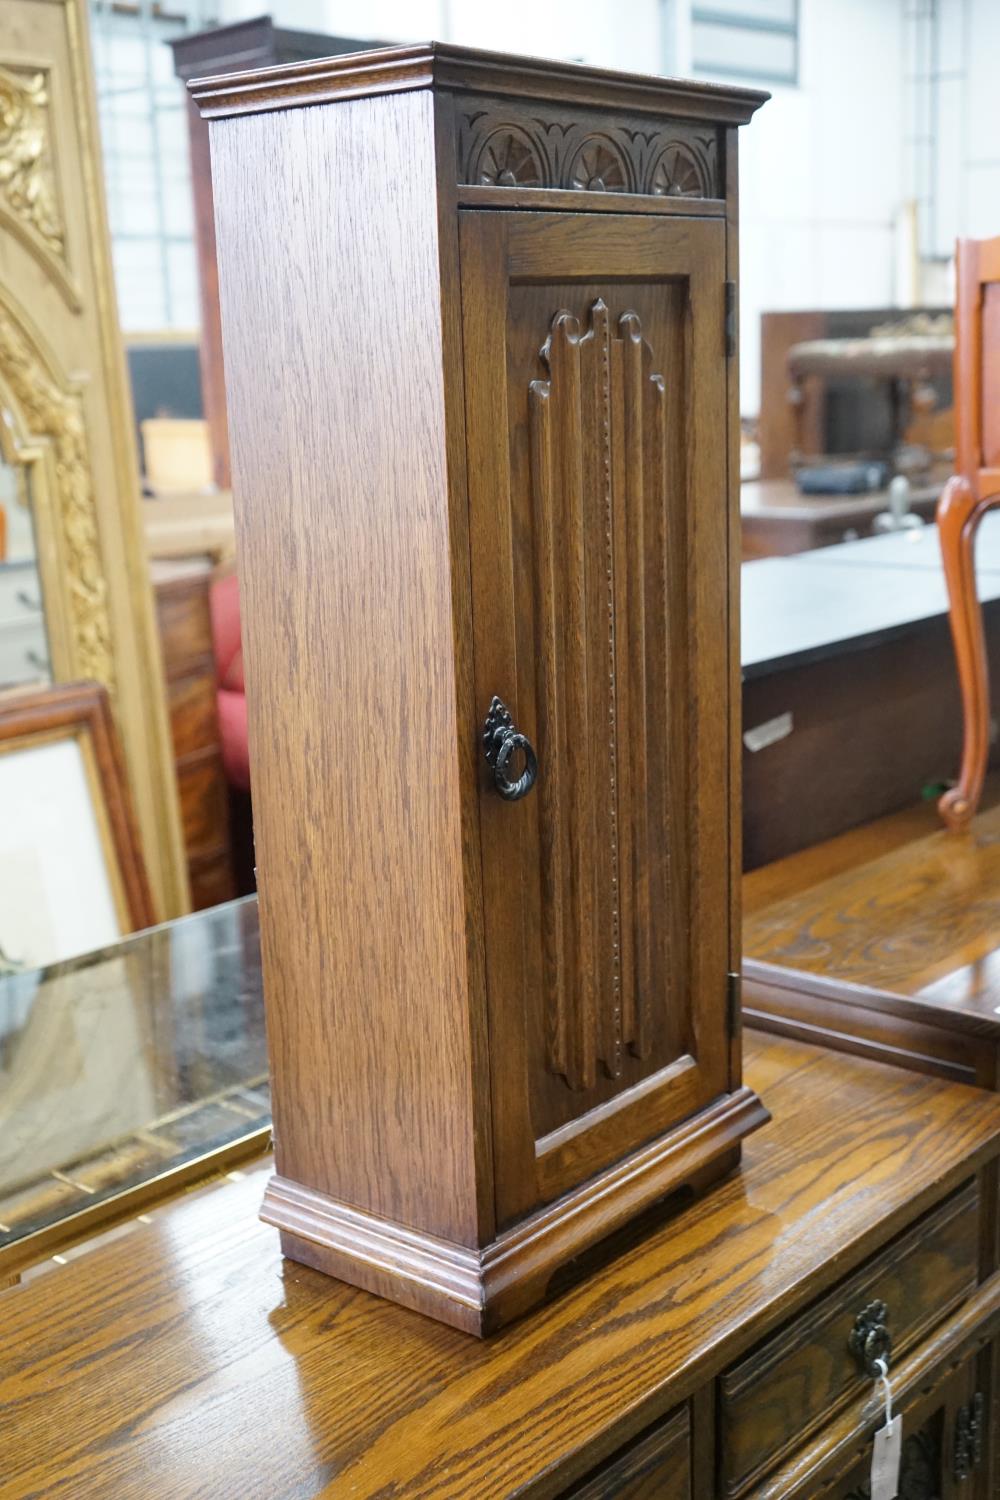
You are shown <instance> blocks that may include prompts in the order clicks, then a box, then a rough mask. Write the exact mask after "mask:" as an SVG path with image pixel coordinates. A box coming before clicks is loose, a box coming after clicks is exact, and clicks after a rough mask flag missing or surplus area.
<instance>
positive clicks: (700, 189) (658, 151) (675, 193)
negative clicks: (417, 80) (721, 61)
mask: <svg viewBox="0 0 1000 1500" xmlns="http://www.w3.org/2000/svg"><path fill="white" fill-rule="evenodd" d="M458 133H459V140H458V167H459V178H460V180H461V181H462V182H466V183H474V184H478V185H480V186H487V187H544V188H564V189H569V190H573V191H576V192H592V193H640V194H643V195H645V196H649V197H671V198H673V197H684V198H717V197H722V196H723V193H722V188H721V186H720V179H719V151H718V140H717V137H716V134H715V132H714V131H713V130H711V129H706V128H701V127H698V126H696V125H689V124H685V123H681V122H675V123H671V124H669V125H664V126H660V127H657V126H655V125H650V126H645V125H643V126H638V125H636V124H634V123H630V122H628V121H623V120H620V119H616V118H614V117H607V116H604V115H602V114H600V113H599V112H597V111H591V112H584V113H582V114H581V116H580V118H579V119H578V120H576V121H574V122H573V123H571V124H568V125H567V124H565V123H564V122H563V121H560V120H557V119H549V118H547V117H546V116H545V115H542V114H539V113H537V112H534V111H532V112H529V111H528V110H527V109H524V111H523V112H522V111H521V110H519V108H518V106H517V105H515V104H510V105H505V106H504V107H503V108H502V109H499V108H497V109H482V108H480V107H474V108H473V107H470V108H465V109H461V108H460V109H459V111H458Z"/></svg>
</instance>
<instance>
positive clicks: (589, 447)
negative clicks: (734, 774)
mask: <svg viewBox="0 0 1000 1500" xmlns="http://www.w3.org/2000/svg"><path fill="white" fill-rule="evenodd" d="M540 354H541V360H542V363H543V366H544V367H545V370H546V372H547V375H548V378H547V379H544V380H535V381H533V382H532V383H531V386H530V388H529V427H530V442H531V471H532V497H533V512H534V526H535V530H536V541H535V549H534V555H535V566H536V578H535V598H536V601H537V604H536V608H537V619H536V632H537V634H536V640H537V642H538V652H537V663H536V671H537V702H538V724H539V734H540V739H541V743H542V747H543V748H542V750H541V752H540V754H541V758H542V760H543V763H544V764H545V765H546V767H547V771H546V774H545V775H544V776H543V777H540V778H539V786H538V791H539V807H540V814H539V817H540V833H541V854H542V861H541V863H542V882H543V901H542V929H543V930H542V945H543V964H544V974H545V992H546V995H547V998H548V1004H547V1016H548V1027H547V1033H548V1034H547V1046H548V1066H549V1068H550V1069H551V1071H552V1072H554V1073H558V1074H560V1075H561V1076H562V1077H564V1078H565V1080H566V1082H567V1083H568V1084H569V1086H570V1088H574V1089H583V1088H590V1087H593V1085H594V1083H595V1082H596V1076H597V1066H598V1064H600V1065H601V1067H602V1069H603V1072H604V1073H605V1075H606V1076H607V1077H609V1078H617V1077H619V1076H620V1075H621V1072H622V1056H623V1049H624V1048H626V1047H628V1048H630V1049H631V1051H632V1052H633V1053H634V1054H635V1055H636V1056H639V1057H642V1056H644V1055H645V1054H646V1053H647V1051H648V1042H649V1038H648V1031H649V1019H648V1014H647V1012H648V1005H649V997H650V995H651V994H652V993H653V992H654V989H655V987H656V986H657V985H659V990H658V993H659V994H662V992H663V986H664V985H666V984H668V983H669V974H670V968H671V966H670V963H669V956H668V955H667V954H666V952H665V946H666V943H667V941H668V939H667V934H666V927H667V924H666V923H665V922H664V921H663V913H664V912H666V911H667V910H668V909H669V889H668V860H669V855H668V848H667V846H668V844H669V840H665V839H664V838H663V837H662V832H663V830H664V829H665V827H666V825H667V809H666V806H665V803H664V802H663V801H662V800H661V799H662V798H663V796H664V792H663V784H664V782H665V780H666V776H665V774H664V765H663V748H662V746H659V745H655V744H651V742H650V730H649V726H650V725H651V724H652V723H653V722H654V716H653V711H652V705H653V704H655V703H658V702H659V700H660V698H661V697H662V694H663V693H664V692H665V691H666V687H667V684H666V679H665V675H664V674H665V672H666V670H667V668H666V665H665V663H666V660H667V655H668V653H667V650H666V638H665V628H666V626H665V622H666V583H665V573H664V567H663V559H664V558H665V555H666V546H665V536H664V524H665V522H664V494H665V487H666V457H665V453H666V447H665V408H666V401H665V390H664V383H663V380H662V379H661V377H660V376H659V375H658V374H657V373H656V371H655V369H654V358H653V354H652V351H651V349H650V347H649V344H648V343H647V342H646V340H645V339H644V337H643V332H642V328H641V326H640V323H639V318H638V317H637V315H636V314H635V313H634V312H625V313H623V314H622V315H621V316H620V317H619V318H618V319H617V322H616V324H614V325H613V324H612V320H611V317H610V314H609V311H608V308H607V306H606V304H605V302H604V301H603V299H601V298H598V299H597V301H595V302H594V303H593V305H592V306H591V307H590V309H589V314H588V327H587V328H586V330H584V329H583V328H582V326H581V322H580V319H579V318H577V317H576V316H574V315H573V314H572V313H570V312H566V311H563V312H559V313H557V314H556V316H555V318H554V319H553V321H552V324H551V328H550V332H549V336H548V338H547V339H546V341H545V344H544V345H543V347H542V349H541V351H540ZM653 767H656V768H657V774H656V776H654V777H652V779H651V773H652V768H653ZM654 782H655V785H654V784H653V783H654ZM651 826H653V827H655V828H657V830H659V833H660V837H659V838H657V839H653V838H652V837H651V833H650V829H651Z"/></svg>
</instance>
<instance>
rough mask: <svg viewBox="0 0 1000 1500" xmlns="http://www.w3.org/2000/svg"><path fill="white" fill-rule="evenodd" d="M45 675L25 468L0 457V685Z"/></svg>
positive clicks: (49, 674)
mask: <svg viewBox="0 0 1000 1500" xmlns="http://www.w3.org/2000/svg"><path fill="white" fill-rule="evenodd" d="M51 680H52V672H51V668H50V666H49V650H48V640H47V636H46V630H45V611H44V609H43V606H42V586H41V579H40V578H39V574H38V552H37V548H36V546H35V527H34V520H33V517H32V510H31V485H30V471H29V470H28V469H27V468H26V467H25V466H24V465H20V464H9V463H7V462H5V460H4V459H3V458H2V457H0V688H5V687H11V686H13V685H15V684H16V683H21V682H51Z"/></svg>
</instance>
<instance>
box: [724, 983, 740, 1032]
mask: <svg viewBox="0 0 1000 1500" xmlns="http://www.w3.org/2000/svg"><path fill="white" fill-rule="evenodd" d="M742 1020H743V975H742V974H727V975H726V1024H727V1026H728V1027H729V1034H730V1036H735V1035H736V1033H737V1032H738V1031H739V1029H740V1025H741V1023H742Z"/></svg>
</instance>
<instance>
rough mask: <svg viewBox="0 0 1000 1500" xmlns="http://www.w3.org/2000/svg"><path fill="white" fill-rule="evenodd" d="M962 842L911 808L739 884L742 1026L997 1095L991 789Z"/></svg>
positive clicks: (998, 971)
mask: <svg viewBox="0 0 1000 1500" xmlns="http://www.w3.org/2000/svg"><path fill="white" fill-rule="evenodd" d="M984 804H985V805H984V807H983V808H982V810H981V811H980V813H979V814H978V815H977V817H976V819H975V822H974V823H973V824H972V827H971V829H970V833H969V836H968V838H964V839H961V840H956V839H954V838H953V837H952V836H951V834H950V833H949V832H948V831H947V830H946V829H944V828H942V827H941V825H940V821H939V819H938V817H937V813H936V809H935V806H934V803H933V801H931V800H925V801H924V802H922V803H916V804H914V805H912V806H910V807H908V808H906V809H905V810H904V811H902V812H899V813H895V814H893V815H892V816H890V817H886V818H882V819H879V820H878V821H877V822H874V823H869V824H866V825H863V826H862V827H859V828H857V829H854V830H853V831H851V832H849V833H844V834H841V835H840V836H839V837H837V838H834V839H830V840H828V841H825V842H823V843H820V844H816V845H814V846H813V847H811V848H808V849H804V850H802V852H801V853H798V854H794V855H791V856H790V857H788V858H786V859H782V860H779V861H777V862H776V863H774V864H771V865H767V866H765V867H763V868H762V869H759V870H756V871H754V872H753V874H750V875H748V876H747V877H746V879H745V880H744V892H743V894H744V910H745V916H744V926H743V941H744V963H743V975H744V980H743V999H744V1014H745V1016H746V1017H747V1019H748V1020H749V1021H750V1022H751V1023H752V1024H753V1025H756V1026H762V1027H766V1028H767V1029H768V1030H771V1031H775V1032H778V1033H780V1034H782V1035H788V1036H796V1037H802V1038H805V1039H808V1040H814V1041H821V1042H822V1043H823V1044H824V1045H826V1046H831V1047H838V1048H842V1049H844V1050H847V1051H851V1052H856V1053H860V1054H861V1055H862V1056H866V1057H876V1058H881V1059H883V1060H886V1061H891V1062H894V1063H897V1064H898V1065H900V1066H903V1067H910V1068H915V1069H918V1070H919V1071H922V1072H928V1073H932V1074H935V1075H937V1076H939V1077H943V1078H953V1079H957V1080H960V1081H963V1082H969V1083H976V1084H978V1085H979V1086H980V1087H981V1088H989V1089H1000V961H998V952H1000V950H998V935H997V924H996V912H997V904H998V899H1000V783H998V779H997V778H995V777H994V778H991V781H990V782H988V783H987V789H986V793H985V796H984Z"/></svg>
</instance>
